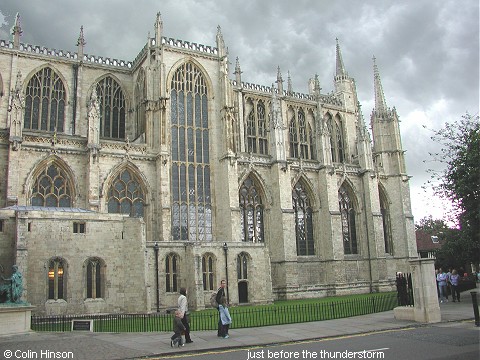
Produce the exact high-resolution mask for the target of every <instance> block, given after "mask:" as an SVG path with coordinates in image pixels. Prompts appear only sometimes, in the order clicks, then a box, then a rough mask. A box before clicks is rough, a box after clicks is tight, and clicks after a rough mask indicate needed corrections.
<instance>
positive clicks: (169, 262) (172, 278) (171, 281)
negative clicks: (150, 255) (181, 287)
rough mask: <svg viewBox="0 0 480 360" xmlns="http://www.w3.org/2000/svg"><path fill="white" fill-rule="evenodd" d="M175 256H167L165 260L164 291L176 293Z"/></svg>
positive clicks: (176, 273) (176, 265) (176, 271)
mask: <svg viewBox="0 0 480 360" xmlns="http://www.w3.org/2000/svg"><path fill="white" fill-rule="evenodd" d="M177 262H178V260H177V255H175V254H168V255H167V257H166V258H165V291H166V292H168V293H171V292H177V291H178V264H177Z"/></svg>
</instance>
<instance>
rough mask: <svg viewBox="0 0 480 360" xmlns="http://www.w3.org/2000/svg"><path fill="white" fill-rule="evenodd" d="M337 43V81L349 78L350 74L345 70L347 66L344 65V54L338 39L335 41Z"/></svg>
mask: <svg viewBox="0 0 480 360" xmlns="http://www.w3.org/2000/svg"><path fill="white" fill-rule="evenodd" d="M335 41H336V42H337V45H336V72H335V80H340V79H345V78H347V77H348V73H347V71H346V70H345V66H344V65H343V58H342V52H341V50H340V44H339V43H338V38H337V39H335Z"/></svg>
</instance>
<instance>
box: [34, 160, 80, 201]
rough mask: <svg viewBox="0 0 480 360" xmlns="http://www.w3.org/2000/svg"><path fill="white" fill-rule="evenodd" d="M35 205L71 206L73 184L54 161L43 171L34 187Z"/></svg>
mask: <svg viewBox="0 0 480 360" xmlns="http://www.w3.org/2000/svg"><path fill="white" fill-rule="evenodd" d="M30 202H31V204H32V205H33V206H48V207H71V206H72V184H71V182H70V181H69V177H68V176H67V174H66V172H65V171H64V170H63V169H62V168H61V167H60V166H58V165H57V164H55V163H53V164H51V165H50V166H48V167H46V168H45V169H44V171H42V172H41V173H40V174H39V175H38V177H37V179H36V180H35V183H34V185H33V188H32V196H31V198H30Z"/></svg>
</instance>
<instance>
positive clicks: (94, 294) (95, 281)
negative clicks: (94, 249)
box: [86, 258, 103, 299]
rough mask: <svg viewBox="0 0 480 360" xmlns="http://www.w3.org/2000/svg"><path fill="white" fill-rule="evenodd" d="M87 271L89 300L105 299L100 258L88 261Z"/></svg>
mask: <svg viewBox="0 0 480 360" xmlns="http://www.w3.org/2000/svg"><path fill="white" fill-rule="evenodd" d="M86 270H87V272H86V284H87V299H99V298H101V297H103V291H102V277H103V274H102V265H101V260H100V259H98V258H90V259H88V260H87V269H86Z"/></svg>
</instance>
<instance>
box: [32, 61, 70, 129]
mask: <svg viewBox="0 0 480 360" xmlns="http://www.w3.org/2000/svg"><path fill="white" fill-rule="evenodd" d="M65 102H66V99H65V86H64V85H63V82H62V79H61V78H60V77H59V76H58V74H57V73H56V72H55V71H54V70H52V69H51V68H49V67H46V68H43V69H42V70H40V71H38V72H37V73H36V74H34V75H33V76H32V78H31V79H30V81H29V82H28V85H27V89H26V93H25V116H24V122H23V126H24V128H25V129H31V130H44V131H51V132H54V131H57V132H63V131H64V123H65Z"/></svg>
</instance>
